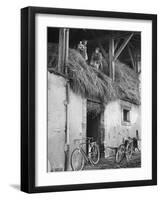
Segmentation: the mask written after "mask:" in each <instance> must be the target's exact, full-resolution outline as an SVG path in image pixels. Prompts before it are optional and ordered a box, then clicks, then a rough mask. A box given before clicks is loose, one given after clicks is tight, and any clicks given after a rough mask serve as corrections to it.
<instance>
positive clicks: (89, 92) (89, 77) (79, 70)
mask: <svg viewBox="0 0 161 200" xmlns="http://www.w3.org/2000/svg"><path fill="white" fill-rule="evenodd" d="M57 61H58V46H57V45H55V44H49V45H48V67H49V68H50V67H51V68H53V69H54V70H55V71H57V63H58V62H57ZM103 65H106V66H103V68H104V69H105V68H107V69H108V66H107V63H106V62H103ZM115 71H116V80H115V82H112V81H111V79H110V78H109V77H108V76H107V75H106V74H105V73H103V72H101V71H100V70H97V69H95V68H93V67H92V66H90V65H88V64H87V63H86V61H85V60H84V58H83V57H82V56H81V54H80V53H79V52H78V51H77V50H75V49H69V59H68V65H67V76H68V78H69V81H70V87H71V89H72V90H73V92H75V93H76V94H79V95H81V96H82V97H84V98H94V99H98V100H100V101H102V102H103V103H105V104H106V103H108V102H109V101H111V100H114V99H116V98H119V99H124V100H127V101H130V102H132V103H135V104H140V95H139V80H138V77H137V74H136V73H135V72H134V71H133V70H132V69H130V68H129V67H128V66H126V65H125V64H122V63H120V62H118V61H117V62H116V70H115Z"/></svg>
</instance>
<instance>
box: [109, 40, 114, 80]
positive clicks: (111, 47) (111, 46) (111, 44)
mask: <svg viewBox="0 0 161 200" xmlns="http://www.w3.org/2000/svg"><path fill="white" fill-rule="evenodd" d="M114 51H115V49H114V39H113V38H112V36H111V37H110V38H109V69H110V77H111V78H112V80H113V81H114V80H115V61H114Z"/></svg>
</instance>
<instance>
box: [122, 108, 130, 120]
mask: <svg viewBox="0 0 161 200" xmlns="http://www.w3.org/2000/svg"><path fill="white" fill-rule="evenodd" d="M123 121H124V122H130V110H128V109H123Z"/></svg>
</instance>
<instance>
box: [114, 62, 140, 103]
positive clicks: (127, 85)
mask: <svg viewBox="0 0 161 200" xmlns="http://www.w3.org/2000/svg"><path fill="white" fill-rule="evenodd" d="M115 67H116V70H115V83H114V86H115V89H116V93H117V96H118V97H119V98H120V99H123V100H127V101H130V102H132V103H134V104H140V92H139V84H140V81H139V79H138V75H137V74H136V73H135V72H134V70H132V69H130V68H129V67H128V66H127V65H125V64H123V63H120V62H119V61H117V62H116V64H115Z"/></svg>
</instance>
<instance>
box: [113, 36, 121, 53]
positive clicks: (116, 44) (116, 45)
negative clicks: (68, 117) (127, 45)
mask: <svg viewBox="0 0 161 200" xmlns="http://www.w3.org/2000/svg"><path fill="white" fill-rule="evenodd" d="M119 42H120V39H117V41H116V42H115V47H114V50H115V51H116V49H117V47H118V44H119Z"/></svg>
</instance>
